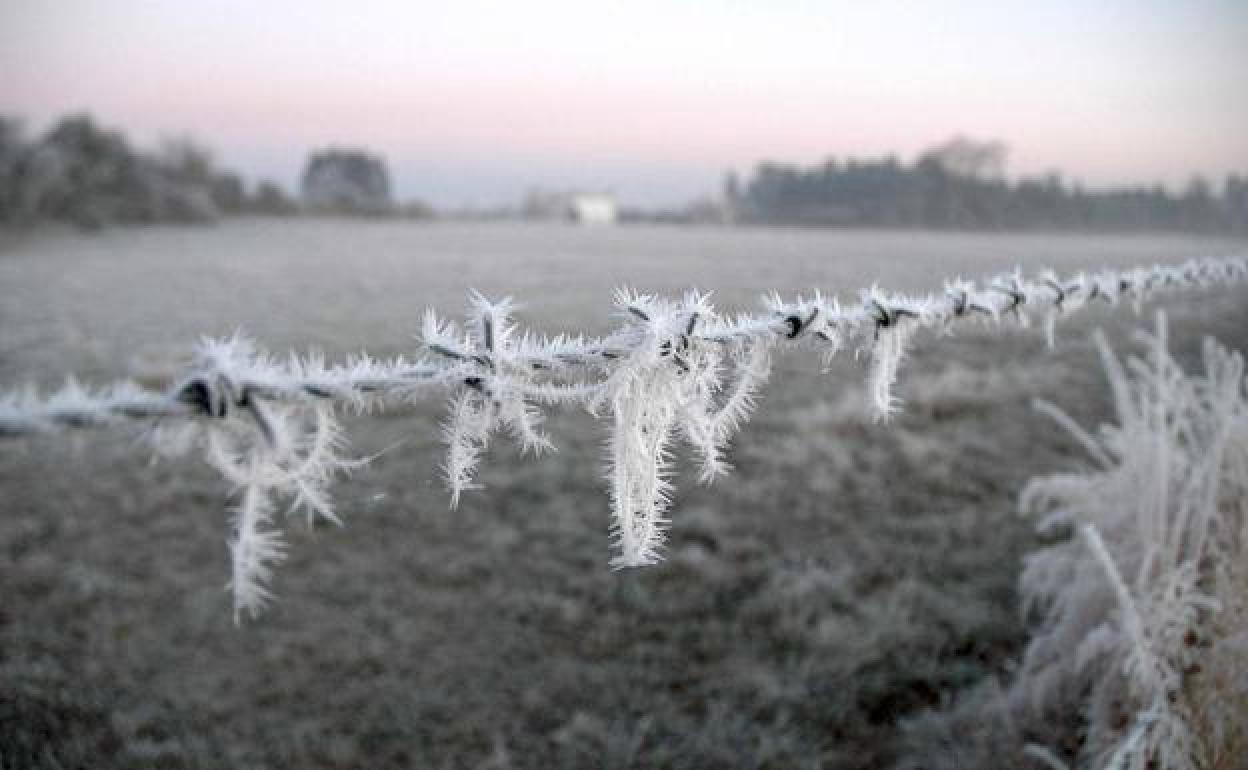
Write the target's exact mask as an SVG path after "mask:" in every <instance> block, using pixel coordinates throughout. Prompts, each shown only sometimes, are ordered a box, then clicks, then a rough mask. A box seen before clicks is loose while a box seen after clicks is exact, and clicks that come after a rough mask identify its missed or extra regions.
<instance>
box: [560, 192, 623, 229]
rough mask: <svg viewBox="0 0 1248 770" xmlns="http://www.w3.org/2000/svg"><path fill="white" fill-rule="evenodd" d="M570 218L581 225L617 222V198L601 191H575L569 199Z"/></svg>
mask: <svg viewBox="0 0 1248 770" xmlns="http://www.w3.org/2000/svg"><path fill="white" fill-rule="evenodd" d="M567 211H568V218H569V219H571V220H572V221H573V222H576V223H577V224H581V225H611V224H615V221H616V218H617V216H618V210H617V207H616V205H615V198H614V197H612V196H610V195H605V194H601V193H575V194H573V195H572V197H571V199H570V200H569V201H568V209H567Z"/></svg>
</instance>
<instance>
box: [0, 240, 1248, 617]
mask: <svg viewBox="0 0 1248 770" xmlns="http://www.w3.org/2000/svg"><path fill="white" fill-rule="evenodd" d="M1246 278H1248V260H1245V259H1244V258H1229V259H1205V260H1191V261H1189V262H1186V263H1183V264H1181V265H1175V266H1157V267H1150V268H1138V269H1134V270H1128V271H1124V272H1115V271H1104V272H1100V273H1092V274H1079V275H1076V276H1073V277H1070V278H1067V279H1059V278H1058V277H1056V276H1054V275H1052V274H1051V273H1042V274H1040V275H1039V276H1038V277H1036V278H1035V279H1027V278H1024V277H1023V276H1022V275H1021V273H1017V272H1015V273H1012V274H1009V275H1005V276H1002V277H999V278H996V279H994V280H991V281H989V282H986V283H984V284H982V285H978V284H975V283H972V282H969V281H965V280H961V279H958V280H954V281H950V282H948V283H947V284H946V285H945V287H944V291H943V292H942V293H940V294H933V295H927V296H923V297H909V296H903V295H897V294H892V293H888V292H885V291H883V290H881V289H879V288H878V287H872V288H871V289H869V290H866V291H863V292H861V294H860V295H859V301H858V302H857V303H850V304H846V305H842V304H841V303H840V302H839V301H838V300H837V299H836V298H826V297H825V296H824V295H822V294H821V293H819V292H814V293H813V294H812V295H810V296H806V297H804V296H798V297H796V298H793V299H784V298H781V297H780V296H779V295H777V294H771V295H769V296H767V297H765V298H764V306H765V310H764V312H763V313H761V314H758V315H749V314H739V315H729V314H723V313H720V312H719V311H717V310H716V309H715V307H714V305H713V304H712V302H711V298H710V296H709V295H708V294H704V293H700V292H696V291H690V292H687V293H685V294H684V295H683V296H682V297H679V298H664V297H658V296H654V295H649V294H641V293H637V292H634V291H628V290H621V291H618V292H616V295H615V297H614V309H615V313H616V316H617V318H618V322H619V325H618V328H617V329H616V330H615V331H614V332H612V333H611V334H608V335H607V336H605V337H601V338H590V337H586V336H585V335H581V334H577V335H568V334H561V335H558V336H554V337H548V336H539V335H537V334H534V333H532V332H529V331H521V330H520V329H519V328H518V327H517V326H516V324H515V321H514V314H515V311H516V306H515V305H514V303H513V302H512V301H511V300H510V299H502V300H490V299H488V298H486V297H484V296H482V295H480V294H477V293H475V292H474V293H472V295H471V296H470V298H469V302H468V308H467V318H466V321H465V323H464V325H463V327H462V329H461V328H460V327H459V326H457V325H456V324H455V323H453V322H451V321H449V320H446V319H443V318H441V317H439V316H438V315H437V314H436V313H434V312H433V311H432V310H430V311H428V312H427V313H426V314H425V317H424V321H423V324H422V329H421V337H422V349H421V352H420V355H419V357H418V358H417V359H415V360H407V359H404V358H402V357H400V358H394V359H389V360H381V359H377V358H374V357H371V356H368V355H366V354H362V355H358V356H355V357H353V358H350V359H348V360H347V361H345V362H344V363H342V364H333V365H331V364H329V363H327V362H326V361H325V359H324V357H323V356H320V355H315V354H313V355H307V356H298V355H295V354H291V355H290V356H289V357H288V358H287V359H285V360H284V361H278V360H276V359H274V358H271V357H270V356H268V355H266V354H264V353H262V352H260V351H258V350H257V349H256V348H255V347H254V345H253V344H252V343H251V342H250V341H248V340H246V339H243V338H241V337H239V336H237V335H236V336H234V337H232V338H228V339H224V340H203V341H202V342H201V343H200V345H199V346H198V347H197V349H196V354H195V356H194V359H193V361H192V363H191V366H190V367H189V369H188V370H187V374H186V376H185V377H183V378H182V379H181V380H179V381H178V382H176V383H175V384H174V385H173V387H171V388H170V389H169V390H168V391H166V392H153V391H149V390H143V389H142V388H139V387H138V386H136V385H134V384H132V383H120V384H117V385H114V386H112V387H110V388H107V389H103V390H99V391H94V392H93V391H91V390H90V389H87V388H85V387H84V386H82V385H80V384H78V383H77V382H76V381H74V380H70V381H69V382H68V383H67V384H66V386H65V387H64V388H62V389H61V390H60V391H59V392H56V393H53V394H51V395H49V396H47V397H42V398H41V397H40V396H39V395H38V394H37V393H35V392H34V391H33V390H31V389H26V390H24V391H19V392H15V393H8V394H0V437H10V438H11V437H18V436H24V435H28V434H31V433H37V432H45V431H54V430H60V429H68V428H76V427H86V426H94V425H108V424H113V423H117V422H121V421H125V420H141V421H148V420H150V421H154V423H155V428H154V429H153V430H152V431H151V432H150V435H151V436H152V437H153V439H154V442H153V443H154V445H155V446H156V447H157V449H158V450H160V451H162V452H166V453H172V454H177V453H179V452H185V451H189V450H192V449H194V450H198V451H200V452H202V454H203V456H204V457H205V458H206V460H207V461H208V463H209V464H210V465H211V466H212V467H213V468H215V469H216V470H217V471H218V472H219V473H221V475H222V476H223V477H224V478H225V479H226V481H227V482H229V483H230V484H231V485H232V486H233V487H234V489H235V491H236V496H237V500H238V502H237V504H236V505H235V507H234V509H233V530H234V531H233V534H232V536H231V539H230V550H231V554H232V565H233V566H232V573H233V574H232V578H231V582H230V586H231V589H232V592H233V597H234V608H235V615H236V618H237V617H240V616H241V615H242V614H244V613H247V614H252V615H254V614H256V613H258V612H259V611H260V610H261V609H262V608H263V607H264V605H265V604H266V603H267V602H268V601H269V600H270V599H271V593H270V589H269V588H268V585H269V579H270V577H271V574H272V570H273V569H274V568H275V567H276V565H277V564H278V563H280V562H281V560H282V558H283V556H284V553H285V542H284V540H283V538H282V534H281V529H280V523H279V519H280V518H284V517H289V516H291V515H295V514H298V513H302V514H303V515H304V516H305V517H306V519H307V520H308V521H309V522H311V521H314V520H315V519H317V518H322V519H325V520H327V521H331V522H334V523H340V522H339V519H338V517H337V515H336V513H335V511H334V509H333V505H332V501H331V499H330V497H329V494H328V487H329V484H330V482H331V481H332V479H333V478H334V476H336V475H337V474H339V473H343V472H346V471H349V470H351V469H352V468H354V467H356V466H358V465H359V464H361V463H362V462H363V461H361V460H351V459H348V458H347V457H346V456H345V439H344V436H343V432H342V429H341V426H340V424H339V422H338V419H337V417H338V412H339V409H340V408H341V409H347V410H354V411H357V412H369V411H375V410H379V409H382V408H384V407H386V406H387V405H392V404H395V403H403V402H410V401H415V400H418V399H422V398H425V397H427V395H428V394H429V393H430V392H436V391H440V392H443V393H446V394H447V398H448V401H449V406H448V414H447V418H446V420H445V421H444V423H443V425H442V437H443V440H444V442H445V444H446V459H445V461H444V463H443V466H442V474H443V477H444V480H445V481H446V484H447V487H448V488H449V490H450V504H451V506H452V507H455V506H456V505H458V503H459V501H460V499H461V498H462V496H463V494H464V493H466V492H470V491H472V490H475V489H478V488H479V487H480V484H479V482H477V480H476V471H477V468H478V466H479V465H480V463H481V460H482V459H483V457H484V456H485V453H486V451H487V449H488V447H489V442H490V440H491V439H492V438H493V437H494V436H495V435H496V434H498V433H500V432H504V433H506V434H508V435H509V436H510V437H511V439H512V440H514V441H516V442H517V443H518V444H519V446H520V448H521V450H522V451H523V452H526V453H532V454H534V455H538V454H542V453H544V452H547V451H554V448H555V447H554V445H553V443H552V441H551V440H550V438H549V437H548V436H547V435H546V434H545V432H544V431H543V428H542V425H543V421H544V418H545V410H546V409H549V408H552V407H556V406H565V405H581V406H584V407H585V408H587V409H588V410H589V411H590V413H591V414H594V415H596V416H602V415H603V414H604V413H606V414H607V416H608V417H609V420H608V423H609V435H608V438H607V440H606V445H605V455H606V457H605V466H606V475H607V479H608V489H609V498H610V502H611V524H610V532H611V540H612V542H613V546H614V549H615V551H616V554H615V556H614V557H613V558H612V560H611V564H612V565H613V566H614V567H617V568H618V567H633V566H642V565H648V564H653V563H655V562H656V561H659V560H660V559H661V557H662V545H663V539H664V531H665V530H666V528H667V526H668V518H667V510H668V507H669V504H670V496H671V481H670V476H671V464H670V461H671V458H672V456H673V453H674V452H675V451H676V450H677V447H678V446H679V445H680V444H682V443H683V444H685V445H688V446H689V447H690V448H691V449H692V451H693V452H694V454H695V455H696V457H697V459H698V461H699V464H700V477H701V479H702V481H704V482H707V483H709V482H711V481H712V480H713V479H715V478H716V477H717V476H720V475H723V474H725V473H727V472H728V471H729V464H728V462H727V461H726V459H725V457H726V454H727V451H728V447H729V443H730V441H731V440H732V438H733V436H734V435H735V434H736V432H737V431H738V430H739V429H740V428H741V426H742V425H743V424H744V423H745V422H746V421H747V420H748V419H749V416H750V414H751V412H752V411H753V408H754V405H755V403H756V399H757V396H758V391H759V389H760V387H761V386H762V385H763V384H764V383H765V382H766V380H767V375H768V370H769V361H770V355H771V352H772V351H773V350H774V349H776V348H778V347H797V348H799V349H801V350H806V351H815V352H818V353H819V354H820V355H821V357H822V358H823V360H824V361H825V363H826V362H827V361H828V360H829V359H830V358H832V357H833V356H835V355H836V354H838V353H839V352H842V351H844V350H852V351H854V353H855V355H862V356H865V357H866V358H867V359H868V364H867V369H868V374H867V393H868V402H869V403H868V406H869V408H870V410H871V411H872V413H873V414H874V415H875V417H876V418H877V419H887V417H888V416H889V415H890V414H892V413H893V412H894V411H895V410H896V409H897V408H898V407H899V403H898V401H897V399H896V397H895V396H894V393H893V387H894V384H895V382H896V379H897V375H898V371H899V366H900V364H901V361H902V359H903V358H904V356H905V353H906V351H907V350H908V348H909V346H910V344H911V343H912V342H913V340H914V338H915V334H916V333H917V332H919V331H921V330H924V329H930V330H935V331H938V332H946V331H948V330H949V329H951V328H953V327H954V326H955V325H957V324H961V323H999V322H1002V321H1012V322H1015V323H1018V324H1022V325H1026V324H1028V323H1029V321H1030V320H1031V318H1032V317H1033V316H1035V317H1037V318H1039V320H1040V321H1041V323H1043V325H1044V329H1045V334H1046V337H1047V339H1048V340H1049V342H1050V344H1052V342H1053V339H1054V331H1053V329H1054V326H1055V324H1056V321H1057V319H1058V318H1059V317H1060V316H1062V315H1064V314H1066V313H1069V312H1072V311H1074V310H1077V309H1079V308H1080V307H1083V306H1085V305H1087V304H1089V303H1093V302H1106V303H1108V304H1111V305H1115V304H1117V303H1118V302H1119V301H1122V300H1129V301H1131V302H1133V303H1136V304H1137V306H1138V304H1139V303H1141V302H1143V301H1144V300H1146V299H1148V298H1150V297H1152V296H1153V295H1154V294H1156V293H1158V292H1161V291H1164V290H1170V289H1180V288H1190V287H1209V286H1215V285H1221V284H1228V283H1236V282H1243V281H1244V280H1245V279H1246ZM283 507H284V511H283V512H282V513H281V514H280V516H279V511H282V509H283Z"/></svg>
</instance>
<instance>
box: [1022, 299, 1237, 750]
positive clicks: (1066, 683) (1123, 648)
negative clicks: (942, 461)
mask: <svg viewBox="0 0 1248 770" xmlns="http://www.w3.org/2000/svg"><path fill="white" fill-rule="evenodd" d="M1142 336H1143V340H1144V343H1145V345H1146V346H1147V350H1148V352H1147V355H1146V356H1145V357H1143V358H1130V359H1128V360H1127V362H1126V364H1125V366H1124V365H1123V364H1122V363H1120V362H1119V361H1118V360H1117V359H1116V358H1115V357H1114V356H1113V354H1112V353H1111V352H1110V351H1109V349H1108V346H1107V345H1106V343H1105V341H1104V338H1103V337H1098V343H1099V346H1100V350H1101V354H1102V358H1103V359H1104V363H1105V367H1106V370H1107V372H1108V376H1109V381H1110V386H1111V388H1112V390H1113V395H1114V403H1115V405H1116V412H1117V414H1116V417H1117V423H1116V424H1114V425H1108V426H1104V427H1102V428H1101V430H1100V431H1099V432H1098V433H1096V434H1092V433H1088V432H1085V431H1083V430H1082V429H1080V428H1078V427H1077V426H1076V425H1075V423H1074V421H1073V420H1070V419H1069V418H1068V417H1066V416H1065V415H1064V414H1062V413H1061V412H1059V411H1058V410H1056V408H1055V407H1052V406H1049V405H1045V406H1043V407H1042V408H1043V409H1045V410H1046V411H1048V412H1050V413H1051V414H1053V415H1054V416H1055V417H1057V418H1058V419H1059V421H1060V422H1061V423H1062V424H1063V425H1065V426H1066V427H1067V428H1068V429H1069V430H1071V431H1072V433H1073V434H1074V435H1075V436H1076V438H1077V439H1078V440H1079V442H1080V443H1081V444H1082V445H1083V446H1084V447H1085V448H1086V450H1087V452H1088V455H1089V456H1090V458H1091V460H1092V461H1093V462H1094V463H1095V466H1094V467H1093V468H1092V469H1090V470H1089V471H1088V472H1086V473H1082V474H1063V475H1056V476H1051V477H1047V478H1041V479H1036V480H1033V481H1032V482H1031V483H1030V484H1029V485H1028V486H1027V487H1026V489H1025V490H1024V492H1023V494H1022V498H1021V506H1022V508H1023V510H1024V511H1026V512H1029V513H1032V514H1035V515H1038V516H1039V517H1040V519H1039V522H1040V523H1039V526H1040V529H1041V531H1042V532H1044V533H1047V534H1060V533H1062V532H1069V533H1070V534H1071V536H1070V537H1069V538H1067V539H1065V540H1064V541H1062V542H1060V543H1058V544H1056V545H1052V546H1049V547H1046V548H1043V549H1041V550H1039V551H1038V552H1036V553H1033V554H1032V555H1031V556H1030V557H1028V559H1027V560H1026V564H1025V567H1024V571H1023V575H1022V579H1021V590H1022V595H1023V600H1024V602H1025V605H1026V608H1027V609H1028V611H1029V612H1030V613H1033V616H1034V617H1036V618H1037V619H1038V625H1037V627H1036V629H1035V632H1034V636H1033V638H1032V640H1031V641H1030V643H1029V645H1028V647H1027V650H1026V653H1025V656H1024V659H1023V662H1022V666H1021V669H1020V671H1019V674H1018V677H1017V679H1016V681H1015V683H1014V685H1013V687H1012V690H1011V699H1012V701H1013V703H1014V705H1015V707H1016V708H1017V709H1018V710H1019V712H1020V713H1022V714H1025V715H1027V717H1028V718H1027V719H1026V720H1025V721H1028V722H1032V723H1040V724H1044V723H1046V722H1047V723H1051V722H1053V721H1055V720H1060V719H1062V718H1063V717H1064V716H1065V715H1064V714H1063V713H1062V712H1063V711H1067V710H1069V709H1070V708H1071V706H1072V704H1078V708H1080V710H1081V716H1082V722H1083V723H1084V724H1085V726H1086V727H1085V732H1084V734H1083V735H1082V737H1081V741H1080V745H1079V749H1078V754H1077V757H1075V759H1076V762H1077V764H1078V766H1080V767H1097V768H1100V767H1110V768H1132V769H1135V768H1138V769H1140V770H1144V769H1145V768H1187V767H1192V768H1197V767H1199V768H1230V767H1244V766H1245V765H1244V763H1245V762H1248V381H1246V380H1245V377H1244V364H1243V358H1242V357H1241V356H1240V355H1239V354H1236V353H1231V352H1228V351H1227V350H1225V349H1224V348H1222V347H1220V346H1219V345H1217V344H1216V343H1214V342H1213V341H1211V340H1210V341H1206V342H1205V344H1204V347H1203V372H1202V373H1200V374H1190V375H1187V374H1184V372H1183V371H1182V370H1181V369H1180V368H1179V366H1178V365H1177V364H1176V362H1175V361H1174V360H1173V359H1172V358H1171V357H1170V355H1169V353H1168V352H1167V347H1166V326H1165V319H1164V316H1159V320H1158V324H1157V331H1156V333H1155V334H1153V335H1142ZM1037 748H1038V747H1037Z"/></svg>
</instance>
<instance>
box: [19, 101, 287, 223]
mask: <svg viewBox="0 0 1248 770" xmlns="http://www.w3.org/2000/svg"><path fill="white" fill-rule="evenodd" d="M296 210H297V206H296V203H295V201H294V200H293V199H292V198H291V197H290V195H288V194H287V192H286V191H285V190H284V189H283V188H282V187H281V186H280V185H278V184H276V183H275V182H271V181H261V182H260V183H258V184H257V185H255V186H254V187H252V188H248V186H247V185H246V184H245V183H244V181H243V178H242V177H241V176H240V175H239V174H237V173H235V172H232V171H228V170H225V169H221V168H218V167H217V165H216V163H215V161H214V159H213V157H212V153H211V152H209V151H208V150H206V149H204V148H203V147H200V146H199V145H197V144H195V143H194V142H192V141H190V140H188V139H174V140H168V141H166V142H164V143H163V144H162V146H161V147H160V148H159V149H158V150H157V151H155V152H143V151H140V150H137V149H135V148H134V147H132V146H131V145H130V143H129V141H128V140H127V139H126V137H125V136H124V135H123V134H122V133H121V132H119V131H115V130H111V129H108V128H104V127H102V126H100V125H98V124H97V123H96V122H95V121H94V120H93V119H92V118H91V117H90V116H88V115H69V116H66V117H64V118H62V119H60V120H58V121H57V122H56V123H54V124H53V125H52V126H51V127H49V128H48V129H47V131H45V132H44V133H43V134H41V135H39V136H36V137H27V136H26V132H25V131H24V128H23V125H22V123H21V121H20V120H18V119H16V118H12V117H7V116H3V115H0V223H6V224H13V225H28V224H33V223H36V222H46V221H54V222H66V223H70V224H74V225H77V226H79V227H83V228H87V229H93V228H98V227H102V226H104V225H107V224H115V223H116V224H141V223H151V222H210V221H214V220H216V219H218V218H220V217H222V216H225V215H228V214H244V213H253V214H268V215H286V214H292V213H294V212H295V211H296Z"/></svg>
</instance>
